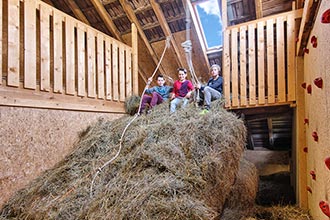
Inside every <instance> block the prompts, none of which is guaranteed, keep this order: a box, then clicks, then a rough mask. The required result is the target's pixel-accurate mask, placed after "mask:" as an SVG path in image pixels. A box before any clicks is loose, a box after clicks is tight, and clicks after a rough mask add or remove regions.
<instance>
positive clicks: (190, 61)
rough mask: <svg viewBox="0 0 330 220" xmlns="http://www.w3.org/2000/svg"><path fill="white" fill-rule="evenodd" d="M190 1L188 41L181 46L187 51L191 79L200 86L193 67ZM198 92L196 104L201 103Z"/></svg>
mask: <svg viewBox="0 0 330 220" xmlns="http://www.w3.org/2000/svg"><path fill="white" fill-rule="evenodd" d="M188 1H189V0H187V3H186V41H185V42H183V43H182V44H181V46H182V47H183V49H184V51H185V54H186V61H187V64H188V67H189V72H190V74H191V79H192V81H193V83H194V84H195V85H196V84H200V82H199V80H198V78H197V75H196V73H195V70H194V66H193V63H192V55H191V50H192V43H191V40H190V24H191V19H190V11H189V7H188V4H189V3H188ZM196 91H197V94H196V96H195V98H196V100H195V101H196V103H197V102H198V101H199V89H197V90H196Z"/></svg>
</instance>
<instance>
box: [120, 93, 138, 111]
mask: <svg viewBox="0 0 330 220" xmlns="http://www.w3.org/2000/svg"><path fill="white" fill-rule="evenodd" d="M140 101H141V97H140V96H137V95H132V96H130V97H129V98H127V99H126V101H125V103H124V108H125V112H126V113H127V114H129V115H134V114H135V113H137V112H138V110H139V107H140Z"/></svg>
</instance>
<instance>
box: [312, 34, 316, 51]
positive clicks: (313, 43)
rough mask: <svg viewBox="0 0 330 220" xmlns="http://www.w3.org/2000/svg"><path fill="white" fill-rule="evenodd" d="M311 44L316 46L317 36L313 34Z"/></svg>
mask: <svg viewBox="0 0 330 220" xmlns="http://www.w3.org/2000/svg"><path fill="white" fill-rule="evenodd" d="M311 44H312V45H313V47H314V48H316V47H317V37H315V36H313V37H312V38H311Z"/></svg>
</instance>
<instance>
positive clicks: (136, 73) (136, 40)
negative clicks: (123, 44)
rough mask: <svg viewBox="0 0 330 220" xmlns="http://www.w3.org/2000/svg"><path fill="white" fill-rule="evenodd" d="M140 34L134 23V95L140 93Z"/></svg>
mask: <svg viewBox="0 0 330 220" xmlns="http://www.w3.org/2000/svg"><path fill="white" fill-rule="evenodd" d="M138 69H139V66H138V33H137V29H136V26H135V24H134V23H132V75H133V94H134V95H138V93H139V80H138Z"/></svg>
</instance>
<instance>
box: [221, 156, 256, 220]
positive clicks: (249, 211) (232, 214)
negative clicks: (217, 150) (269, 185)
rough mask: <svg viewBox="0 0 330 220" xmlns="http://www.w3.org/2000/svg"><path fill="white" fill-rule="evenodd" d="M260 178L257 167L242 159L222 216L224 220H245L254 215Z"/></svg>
mask: <svg viewBox="0 0 330 220" xmlns="http://www.w3.org/2000/svg"><path fill="white" fill-rule="evenodd" d="M258 178H259V177H258V172H257V168H256V167H255V165H254V164H253V163H251V162H249V161H247V160H245V159H243V158H242V159H241V161H240V166H239V171H238V175H237V178H236V181H235V184H234V185H233V186H232V189H231V192H230V194H229V196H228V199H227V201H226V204H225V209H224V210H223V212H222V215H221V219H222V220H230V219H233V220H245V219H246V218H247V217H249V216H252V215H254V206H255V198H256V195H257V191H258Z"/></svg>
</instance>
